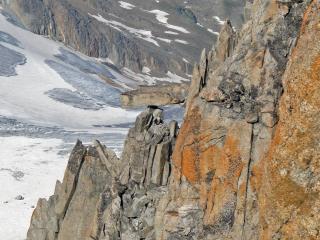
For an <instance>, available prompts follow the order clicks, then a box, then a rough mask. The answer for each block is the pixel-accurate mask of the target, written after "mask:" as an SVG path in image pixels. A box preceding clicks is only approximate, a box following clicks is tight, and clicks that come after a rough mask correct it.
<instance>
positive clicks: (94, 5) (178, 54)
mask: <svg viewBox="0 0 320 240" xmlns="http://www.w3.org/2000/svg"><path fill="white" fill-rule="evenodd" d="M3 4H4V8H5V9H6V10H7V11H9V12H10V13H12V14H14V15H15V16H16V17H17V18H18V19H19V21H21V22H22V23H23V24H24V25H25V26H26V27H27V28H28V29H30V30H31V31H32V32H35V33H37V34H43V35H48V36H50V37H51V38H53V39H56V40H59V41H61V42H63V43H64V44H66V45H68V46H70V47H72V48H73V49H75V50H77V51H80V52H83V53H85V54H87V55H89V56H92V57H96V58H108V60H109V61H112V62H113V63H114V64H115V65H116V66H118V67H119V68H122V67H124V68H128V69H130V70H131V71H134V72H136V73H145V74H146V73H148V74H151V75H153V76H164V75H167V74H170V73H175V74H178V75H180V76H182V77H185V78H187V77H188V74H190V72H191V70H192V65H193V63H194V62H196V61H197V60H198V59H197V58H198V54H199V52H200V51H201V50H202V49H203V48H207V49H210V48H211V46H212V40H213V39H215V38H216V37H217V34H218V32H219V29H220V27H221V24H223V21H222V20H220V19H226V18H231V19H233V20H235V22H237V23H239V24H238V25H240V24H241V22H242V7H243V1H230V0H228V1H226V0H224V1H222V0H201V1H200V2H199V1H182V0H180V1H177V0H176V1H168V0H165V1H164V0H162V1H154V0H152V1H151V0H144V1H137V0H130V1H116V0H112V1H110V0H109V1H99V0H94V1H92V0H91V1H85V0H80V1H79V0H68V1H66V0H58V1H57V0H55V1H52V0H46V1H39V0H22V1H21V0H10V1H3ZM199 36H201V38H199ZM124 70H125V69H124ZM127 72H128V71H127Z"/></svg>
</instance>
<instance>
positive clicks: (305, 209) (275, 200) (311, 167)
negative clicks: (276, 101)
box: [259, 1, 320, 239]
mask: <svg viewBox="0 0 320 240" xmlns="http://www.w3.org/2000/svg"><path fill="white" fill-rule="evenodd" d="M319 22H320V3H319V1H313V3H312V4H311V5H310V6H309V8H308V9H307V11H306V13H305V15H304V19H303V24H302V30H301V33H300V36H299V39H298V42H297V46H296V47H295V48H294V50H293V52H292V55H291V58H290V62H289V64H288V67H287V70H286V72H285V75H284V78H283V84H284V94H283V96H282V99H281V102H280V107H279V115H280V120H279V124H278V126H277V129H276V132H275V136H274V138H273V140H272V144H271V147H270V151H269V154H268V156H267V157H266V158H265V160H264V161H263V177H262V179H263V181H262V185H261V187H260V200H259V204H260V205H261V213H262V214H261V221H262V222H264V223H265V224H264V226H262V227H263V229H262V231H261V239H319V238H320V235H319V231H320V214H319V213H320V195H319V193H320V145H319V143H320V131H319V130H320V121H319V119H320V101H319V99H320V29H319V28H318V24H319Z"/></svg>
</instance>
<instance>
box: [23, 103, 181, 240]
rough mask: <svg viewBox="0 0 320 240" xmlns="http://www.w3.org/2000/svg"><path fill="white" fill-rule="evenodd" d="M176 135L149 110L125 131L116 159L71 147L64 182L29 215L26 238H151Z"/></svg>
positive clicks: (101, 149)
mask: <svg viewBox="0 0 320 240" xmlns="http://www.w3.org/2000/svg"><path fill="white" fill-rule="evenodd" d="M177 132H178V125H177V123H176V122H175V121H172V122H170V123H164V122H163V120H162V110H161V109H159V108H155V107H152V108H151V107H150V108H148V109H147V110H145V111H144V112H143V113H141V114H140V115H139V116H138V118H137V120H136V123H135V126H134V127H133V128H132V129H130V131H129V134H128V137H127V140H126V143H125V147H124V151H123V154H122V157H121V158H120V159H119V158H118V157H117V156H116V154H115V153H114V152H113V151H111V150H109V149H108V148H106V147H105V146H103V145H102V144H101V143H100V142H98V141H96V142H95V143H94V145H92V146H84V145H83V144H82V143H81V142H80V141H78V142H77V144H76V146H75V147H74V149H73V151H72V153H71V156H70V159H69V162H68V166H67V169H66V171H65V175H64V179H63V181H62V183H61V182H59V181H58V182H57V184H56V189H55V193H54V195H53V196H52V197H50V199H49V200H48V201H47V200H45V199H40V200H39V201H38V204H37V207H36V209H35V211H34V213H33V216H32V220H31V225H30V228H29V231H28V237H27V239H28V240H48V239H50V240H54V239H59V240H71V239H77V240H81V239H154V226H155V222H154V215H155V212H156V206H157V204H158V201H159V199H160V197H161V196H162V195H163V194H164V193H165V192H166V191H167V187H166V186H167V184H168V180H169V177H170V173H171V152H172V148H173V145H174V143H175V138H176V135H177Z"/></svg>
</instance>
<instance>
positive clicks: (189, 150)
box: [28, 0, 320, 240]
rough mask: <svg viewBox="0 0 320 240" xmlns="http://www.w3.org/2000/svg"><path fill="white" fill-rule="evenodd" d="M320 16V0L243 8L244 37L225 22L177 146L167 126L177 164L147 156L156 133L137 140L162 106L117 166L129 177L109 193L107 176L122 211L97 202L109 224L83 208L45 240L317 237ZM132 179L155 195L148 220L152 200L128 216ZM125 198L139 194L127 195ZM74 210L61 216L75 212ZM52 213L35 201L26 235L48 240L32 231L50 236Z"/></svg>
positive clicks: (196, 80)
mask: <svg viewBox="0 0 320 240" xmlns="http://www.w3.org/2000/svg"><path fill="white" fill-rule="evenodd" d="M319 12H320V3H319V1H318V0H313V1H311V0H305V1H295V0H292V1H276V0H267V1H265V0H264V1H260V0H256V1H253V2H251V1H249V2H247V6H246V14H245V15H246V23H245V24H244V26H243V27H242V29H241V31H239V32H235V31H234V29H233V27H232V24H231V22H226V23H225V25H224V26H223V28H222V31H221V33H220V36H219V40H218V42H217V44H216V46H215V48H214V49H212V50H210V51H208V52H206V51H203V53H202V55H201V60H200V63H199V64H197V65H196V66H195V67H194V71H193V79H192V82H191V87H190V90H189V95H188V99H187V102H186V106H187V112H186V115H185V119H184V122H183V124H182V126H181V129H180V130H179V134H178V137H177V139H176V140H175V137H173V136H176V129H177V128H176V123H174V122H173V123H171V126H172V128H171V127H169V126H167V127H165V128H166V129H172V130H171V131H170V130H166V131H165V132H167V134H166V136H167V137H168V139H167V138H164V139H167V140H166V141H165V142H167V141H169V142H170V143H169V146H170V149H171V148H172V147H173V146H174V148H173V149H174V150H173V152H172V160H171V157H166V158H165V159H166V160H165V161H164V162H163V161H160V160H159V158H156V156H157V152H158V151H156V152H155V154H154V150H151V149H152V147H151V148H150V147H148V149H150V150H149V151H147V153H145V154H142V153H143V152H144V151H143V150H142V151H140V150H137V149H140V147H141V146H145V144H147V145H146V146H154V144H151V145H150V141H148V140H147V139H149V138H148V137H147V138H141V137H134V136H139V135H140V134H139V133H141V129H144V127H143V126H150V124H148V122H149V120H147V119H148V117H147V118H144V117H143V116H148V115H149V116H151V115H152V116H153V117H152V118H151V119H153V121H152V122H153V124H151V127H150V128H147V129H148V130H147V131H146V130H144V131H143V132H148V134H147V136H148V135H149V134H150V131H151V132H152V134H151V135H152V136H159V135H157V134H154V132H158V130H156V131H154V130H152V129H154V128H153V127H152V126H154V127H155V129H158V128H159V126H161V127H160V128H161V129H162V126H163V125H162V124H160V125H159V122H160V123H161V120H159V119H161V118H160V117H157V116H159V113H160V112H161V111H159V110H158V109H149V110H147V112H144V113H142V115H140V117H139V118H138V119H137V122H136V126H135V128H134V129H132V130H130V132H129V135H128V140H127V142H126V148H125V151H124V153H123V156H122V159H123V160H125V162H123V163H122V164H125V166H126V168H124V170H121V171H118V172H121V173H122V174H120V175H118V176H119V177H118V180H117V179H116V180H113V181H112V180H111V182H113V184H111V186H112V187H111V186H110V180H104V183H108V186H110V189H116V190H111V191H110V193H109V192H108V194H107V196H106V199H109V198H108V196H110V195H111V196H112V193H115V195H113V196H117V197H113V198H112V197H111V199H113V200H110V201H109V202H113V203H114V205H112V204H111V205H108V204H106V205H107V206H106V205H104V204H102V205H103V206H106V207H101V205H99V204H97V205H95V207H90V210H88V211H90V213H87V215H88V216H90V214H93V213H95V216H100V217H98V219H103V220H100V221H97V220H92V219H87V218H85V217H81V216H82V215H81V214H83V212H85V211H78V214H79V212H80V215H79V216H80V217H79V216H75V215H74V216H73V222H72V223H73V225H74V227H76V228H78V231H77V233H79V232H81V231H85V233H83V234H78V235H75V234H73V231H72V227H70V228H69V226H68V221H65V220H63V221H61V220H60V221H58V222H59V224H56V225H55V226H59V227H57V228H55V233H56V235H55V236H54V238H47V239H60V240H64V239H87V238H88V236H91V238H93V239H190V240H191V239H203V240H205V239H206V240H213V239H245V240H251V239H252V240H254V239H263V240H264V239H265V240H267V239H318V238H319V232H320V225H319V219H318V218H319V214H318V212H319V209H320V203H319V199H320V198H319V184H320V181H319V179H320V177H319V176H320V174H319V169H320V168H319V161H320V157H319V152H320V147H319V140H320V136H319V129H320V127H319V124H320V123H319V112H320V111H319V109H320V106H319V101H318V99H319V88H320V75H319V56H320V46H319V43H320V39H319V36H320V34H319V33H320V26H319V21H320V14H319ZM151 112H152V113H151ZM143 119H144V120H143ZM157 126H158V127H157ZM173 126H175V127H173ZM136 133H138V135H136ZM140 136H141V135H140ZM160 136H161V134H160ZM169 136H170V137H169ZM159 138H160V139H161V138H162V137H159ZM154 139H158V137H155V138H154ZM145 140H147V141H146V142H145ZM151 142H153V141H151ZM155 143H156V144H159V143H160V142H159V141H158V140H156V141H155ZM161 144H162V142H161V143H160V145H161ZM127 146H130V147H127ZM156 146H157V147H156V149H158V145H156ZM142 149H146V148H145V147H142ZM162 149H163V150H161V151H160V150H159V151H160V152H161V153H165V156H170V154H171V151H167V150H166V149H167V148H166V147H165V148H162ZM104 155H105V154H104ZM72 156H75V155H74V154H73V155H72ZM105 156H106V155H105ZM108 156H109V155H108ZM110 156H111V157H110V158H111V159H112V155H110ZM129 156H130V157H129ZM146 156H148V157H147V158H146ZM150 156H155V157H150ZM71 159H72V157H71ZM75 159H79V158H77V157H76V158H75ZM146 159H152V161H149V160H146ZM156 159H158V160H156ZM160 159H161V158H160ZM70 161H71V160H70ZM77 161H78V160H76V162H77ZM71 162H72V161H71ZM120 162H121V161H120ZM128 162H129V164H128ZM147 162H148V163H150V162H152V164H153V165H155V166H159V165H161V166H164V167H163V168H162V167H161V168H160V169H163V171H162V178H159V177H158V178H156V179H157V181H153V180H152V179H153V177H151V178H150V177H148V176H149V175H150V174H151V175H152V176H153V175H154V173H156V172H157V171H155V172H154V167H152V168H150V167H147V168H146V166H149V164H146V163H147ZM166 164H167V165H169V166H170V177H168V178H167V177H165V179H166V180H165V181H163V180H161V181H160V179H163V176H167V175H168V174H165V173H167V171H165V169H167V167H165V166H166ZM69 165H70V162H69ZM99 169H101V168H100V167H99ZM130 169H131V170H130ZM145 169H147V170H145ZM148 169H152V171H151V172H152V173H151V172H150V171H149V170H148ZM157 169H159V168H157ZM68 171H69V170H67V172H68ZM99 171H100V170H97V172H98V173H99ZM67 172H66V174H67V175H68V173H67ZM129 173H130V174H129ZM143 173H146V174H143ZM98 175H100V174H98ZM106 175H107V176H108V177H111V176H114V175H112V173H110V174H106ZM116 175H117V174H116ZM156 175H157V176H159V174H156ZM101 176H104V175H103V174H101ZM122 176H125V177H124V178H123V177H122ZM91 177H92V176H91ZM80 178H81V174H80ZM80 178H79V179H80ZM130 179H131V180H132V181H131V184H133V185H134V186H139V189H142V190H143V193H144V194H145V195H147V196H148V194H151V195H152V196H153V197H155V198H156V200H154V201H153V204H152V205H150V206H153V207H152V211H151V212H152V214H147V213H146V212H148V211H149V210H147V209H148V208H149V204H146V205H145V204H143V203H142V204H141V205H139V204H133V205H135V206H138V207H137V208H136V209H139V210H140V212H142V213H141V214H136V215H134V216H135V217H133V218H132V219H130V217H128V216H129V214H128V212H127V211H126V210H125V209H126V208H125V207H124V206H126V201H125V200H124V199H129V203H134V202H135V197H132V196H138V195H139V194H136V195H135V194H131V192H130V191H132V189H133V188H132V187H131V185H130V184H129V182H130ZM148 179H151V181H148ZM167 179H169V181H167ZM64 182H66V181H64ZM77 182H80V181H77ZM89 182H90V181H89ZM155 182H156V184H155ZM148 183H150V184H149V185H148ZM151 183H152V184H151ZM57 186H60V184H58V185H57ZM77 186H78V185H77ZM100 187H101V188H104V187H105V184H103V185H101V186H100ZM77 188H78V189H80V188H81V185H79V187H77ZM86 189H88V188H86ZM124 189H126V190H124ZM160 189H161V190H160ZM153 190H155V192H156V193H155V192H153ZM126 191H127V193H129V192H130V194H129V195H130V196H131V198H130V197H128V198H127V197H124V196H126V194H119V193H121V192H122V193H123V192H126ZM145 191H146V192H147V193H146V192H145ZM56 192H57V191H56ZM64 192H67V191H64ZM97 192H99V194H101V193H102V192H101V191H100V190H99V191H97ZM135 193H138V191H137V190H135ZM58 195H59V194H58ZM119 195H121V197H119ZM145 195H144V196H145ZM55 196H57V194H56V195H55ZM101 196H103V195H100V199H101V198H102V197H101ZM139 196H141V195H139ZM149 196H150V195H149ZM53 198H54V197H53ZM98 198H99V197H96V199H98ZM89 199H91V198H85V201H89ZM121 199H122V201H121ZM79 200H81V197H77V195H74V194H73V197H72V200H71V202H72V201H75V202H77V201H79ZM50 201H52V200H49V202H50ZM83 201H84V200H83ZM94 202H101V201H96V200H94ZM106 202H108V201H106ZM85 205H86V206H91V205H90V203H86V204H85ZM119 205H120V207H119ZM64 206H66V205H64ZM70 206H71V205H69V206H68V207H67V208H65V209H67V213H68V212H69V211H70V214H71V213H72V212H73V211H72V209H73V208H72V207H70ZM82 206H83V205H82ZM97 206H98V207H97ZM108 206H109V207H108ZM112 206H114V207H112ZM128 206H132V205H130V204H129V205H128ZM130 208H131V207H129V209H130ZM47 209H48V208H45V210H44V211H43V210H42V207H41V201H39V204H38V207H37V208H36V210H35V213H34V215H33V218H32V221H31V227H30V230H29V235H28V239H34V240H35V239H37V240H38V239H40V240H41V239H45V238H35V237H34V236H35V235H32V234H33V233H34V231H39V230H41V231H47V229H52V228H48V227H47V226H46V225H42V224H52V222H55V221H52V220H54V219H56V218H52V217H47V216H49V215H50V214H48V210H47ZM50 209H51V208H50ZM97 209H100V211H99V210H98V211H97ZM101 209H103V210H101ZM108 209H109V210H108ZM96 212H100V214H97V213H96ZM138 212H139V211H138ZM66 216H67V215H66ZM119 216H124V217H120V218H119ZM131 216H133V215H131ZM59 219H61V218H59ZM64 219H67V218H66V217H64ZM128 219H129V220H128ZM135 220H137V221H135ZM149 220H150V221H151V222H152V223H151V224H149V225H148V224H146V223H145V222H146V221H149ZM70 221H71V220H70ZM74 221H76V223H77V224H74V223H75V222H74ZM82 221H88V224H87V225H86V224H85V225H84V224H82V223H81V222H82ZM97 222H100V224H96V223H97ZM101 222H103V223H104V224H101ZM128 222H129V223H128ZM78 223H79V224H78ZM140 224H141V225H140ZM89 225H90V227H83V226H89ZM147 225H148V226H149V227H146V226H147ZM92 226H95V227H92ZM99 226H100V227H99ZM139 226H141V227H139ZM67 228H68V231H66V232H68V233H69V232H70V234H71V235H68V237H67V238H65V237H64V236H63V234H61V235H60V232H61V230H60V229H67ZM44 229H45V230H44ZM92 229H94V231H93V232H92ZM101 229H102V230H101ZM128 229H130V230H128ZM132 229H135V230H132ZM143 229H144V230H143ZM146 229H150V231H148V230H146ZM57 233H58V234H57ZM101 233H103V235H101ZM145 233H146V234H145ZM47 236H49V235H47Z"/></svg>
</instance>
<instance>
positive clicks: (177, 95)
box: [120, 83, 190, 108]
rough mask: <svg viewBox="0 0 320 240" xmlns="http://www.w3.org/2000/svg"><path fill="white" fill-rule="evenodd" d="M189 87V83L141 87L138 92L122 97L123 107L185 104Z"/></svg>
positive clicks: (125, 93)
mask: <svg viewBox="0 0 320 240" xmlns="http://www.w3.org/2000/svg"><path fill="white" fill-rule="evenodd" d="M189 85H190V84H188V83H169V84H162V85H157V86H140V87H139V88H138V89H136V90H131V91H128V92H124V93H122V94H121V95H120V101H121V106H122V107H124V108H132V107H145V106H148V105H155V106H165V105H170V104H180V103H184V102H185V100H186V99H187V96H188V90H189Z"/></svg>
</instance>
